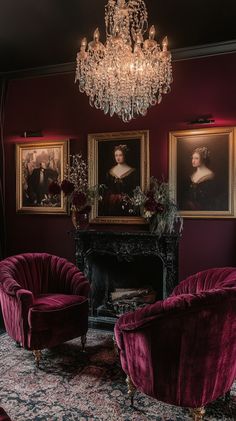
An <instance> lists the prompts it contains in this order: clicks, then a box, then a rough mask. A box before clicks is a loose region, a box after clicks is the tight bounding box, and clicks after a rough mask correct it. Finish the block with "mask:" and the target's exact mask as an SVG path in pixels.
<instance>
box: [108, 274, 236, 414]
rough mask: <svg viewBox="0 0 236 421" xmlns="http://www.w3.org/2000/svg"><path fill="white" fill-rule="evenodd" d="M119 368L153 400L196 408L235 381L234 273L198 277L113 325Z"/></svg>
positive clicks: (235, 276)
mask: <svg viewBox="0 0 236 421" xmlns="http://www.w3.org/2000/svg"><path fill="white" fill-rule="evenodd" d="M115 338H116V342H117V345H118V348H119V350H120V359H121V364H122V368H123V370H124V371H125V373H126V374H127V375H129V376H130V377H131V379H132V382H133V383H134V385H135V386H136V388H137V389H138V390H140V391H142V392H144V393H146V394H147V395H150V396H153V397H155V398H157V399H158V400H161V401H163V402H166V403H170V404H173V405H178V406H186V407H190V408H197V407H201V406H204V405H206V404H207V403H209V402H211V401H214V400H215V399H217V398H218V397H219V396H222V395H224V394H225V393H226V392H227V391H228V390H230V388H231V386H232V384H233V382H234V380H235V378H236V358H235V355H236V268H216V269H210V270H206V271H203V272H199V273H197V274H195V275H193V276H190V277H188V278H187V279H186V280H184V281H182V282H181V283H180V284H179V285H178V286H177V287H176V288H175V289H174V291H173V293H172V295H171V296H170V297H168V298H166V299H165V300H163V301H157V302H156V303H154V304H151V305H147V306H145V307H144V308H141V309H138V310H136V311H135V312H132V313H126V314H124V315H122V316H121V317H120V318H119V320H118V321H117V323H116V325H115Z"/></svg>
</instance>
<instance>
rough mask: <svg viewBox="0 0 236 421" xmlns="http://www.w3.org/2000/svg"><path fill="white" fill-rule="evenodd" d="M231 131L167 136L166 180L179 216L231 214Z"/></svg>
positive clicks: (184, 133) (232, 203)
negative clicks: (171, 189)
mask: <svg viewBox="0 0 236 421" xmlns="http://www.w3.org/2000/svg"><path fill="white" fill-rule="evenodd" d="M233 154H234V144H233V129H227V128H222V129H221V128H216V129H205V130H200V129H199V130H195V131H185V132H175V133H171V135H170V180H171V184H172V186H173V187H174V194H175V199H176V201H177V205H178V207H179V210H180V211H181V213H182V215H183V216H198V217H201V216H208V217H214V216H215V217H227V216H232V215H233V214H234V195H233V188H232V183H234V177H233V172H234V167H233Z"/></svg>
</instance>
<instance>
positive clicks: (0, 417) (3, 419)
mask: <svg viewBox="0 0 236 421" xmlns="http://www.w3.org/2000/svg"><path fill="white" fill-rule="evenodd" d="M0 421H11V419H10V418H9V416H8V415H7V413H6V412H5V411H4V409H3V408H1V407H0Z"/></svg>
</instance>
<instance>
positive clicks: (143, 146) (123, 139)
mask: <svg viewBox="0 0 236 421" xmlns="http://www.w3.org/2000/svg"><path fill="white" fill-rule="evenodd" d="M131 140H133V141H135V140H136V141H137V144H138V145H139V166H140V186H141V188H142V189H143V190H144V189H146V188H147V186H148V185H149V180H150V169H149V131H148V130H138V131H125V132H110V133H93V134H89V135H88V180H89V185H90V186H94V185H97V184H99V183H100V182H99V179H98V178H99V177H98V168H99V162H98V160H99V157H98V146H99V144H101V143H100V142H112V143H111V144H112V145H114V143H116V142H117V145H119V144H120V143H125V144H128V145H129V142H130V145H131ZM90 222H91V223H95V224H97V223H98V224H143V223H145V221H144V218H142V217H140V216H132V215H131V216H123V215H120V216H106V215H98V203H95V205H94V206H93V209H92V212H91V220H90Z"/></svg>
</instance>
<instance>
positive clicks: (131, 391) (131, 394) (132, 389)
mask: <svg viewBox="0 0 236 421" xmlns="http://www.w3.org/2000/svg"><path fill="white" fill-rule="evenodd" d="M126 383H127V387H128V395H129V397H130V400H131V406H133V405H134V394H135V390H136V388H135V386H134V384H133V382H132V380H131V378H130V377H129V376H127V377H126Z"/></svg>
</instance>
